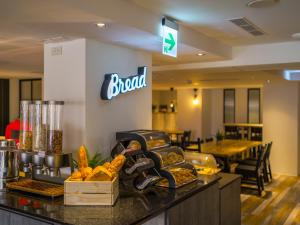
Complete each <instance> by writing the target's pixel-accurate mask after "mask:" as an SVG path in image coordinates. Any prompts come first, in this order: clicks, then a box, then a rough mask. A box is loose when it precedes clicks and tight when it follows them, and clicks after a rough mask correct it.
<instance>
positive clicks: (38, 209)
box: [0, 176, 220, 225]
mask: <svg viewBox="0 0 300 225" xmlns="http://www.w3.org/2000/svg"><path fill="white" fill-rule="evenodd" d="M219 179H220V177H219V176H209V177H208V176H199V181H195V182H193V183H191V184H188V185H185V186H183V187H181V188H179V189H176V190H175V189H167V188H159V187H153V188H150V189H148V190H147V191H145V192H134V191H125V190H123V189H122V188H120V196H119V199H118V200H117V202H116V204H115V205H114V206H64V204H63V198H56V199H53V200H51V199H47V198H42V197H39V196H32V195H29V194H24V193H21V192H12V191H10V192H7V193H1V195H0V208H3V209H6V210H8V209H9V210H13V211H17V212H20V213H23V214H27V215H28V216H31V217H36V218H41V219H44V220H48V221H53V222H55V223H59V224H67V225H96V224H97V225H133V224H141V223H143V222H145V221H147V220H149V219H151V218H153V217H155V216H157V215H159V214H160V213H162V212H163V211H165V210H166V209H168V208H170V207H172V206H174V205H176V204H178V203H180V202H181V201H183V200H185V199H187V198H189V197H191V196H193V195H194V194H196V193H198V192H200V191H202V190H204V189H206V188H207V187H209V186H210V185H212V184H214V183H216V182H217V181H218V180H219Z"/></svg>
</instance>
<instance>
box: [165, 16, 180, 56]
mask: <svg viewBox="0 0 300 225" xmlns="http://www.w3.org/2000/svg"><path fill="white" fill-rule="evenodd" d="M162 28H163V44H162V53H163V54H164V55H169V56H172V57H177V33H178V25H177V24H176V23H175V22H173V21H170V20H168V19H166V18H163V20H162Z"/></svg>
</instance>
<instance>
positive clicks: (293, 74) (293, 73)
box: [283, 70, 300, 81]
mask: <svg viewBox="0 0 300 225" xmlns="http://www.w3.org/2000/svg"><path fill="white" fill-rule="evenodd" d="M283 77H284V79H286V80H291V81H300V70H285V71H284V74H283Z"/></svg>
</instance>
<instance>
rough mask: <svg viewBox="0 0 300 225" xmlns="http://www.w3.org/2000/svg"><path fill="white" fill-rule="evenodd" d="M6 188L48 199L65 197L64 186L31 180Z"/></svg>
mask: <svg viewBox="0 0 300 225" xmlns="http://www.w3.org/2000/svg"><path fill="white" fill-rule="evenodd" d="M6 187H7V188H9V189H12V190H18V191H24V192H29V193H33V194H38V195H43V196H47V197H58V196H62V195H64V186H63V185H59V184H53V183H48V182H43V181H38V180H31V179H25V180H20V181H16V182H10V183H7V185H6Z"/></svg>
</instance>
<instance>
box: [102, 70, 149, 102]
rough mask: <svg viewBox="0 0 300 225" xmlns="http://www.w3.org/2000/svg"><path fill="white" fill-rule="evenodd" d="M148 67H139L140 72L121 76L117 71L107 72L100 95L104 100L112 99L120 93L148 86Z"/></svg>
mask: <svg viewBox="0 0 300 225" xmlns="http://www.w3.org/2000/svg"><path fill="white" fill-rule="evenodd" d="M146 75H147V67H146V66H143V67H139V68H138V74H137V75H134V76H130V77H127V78H120V77H119V75H118V74H117V73H111V74H106V75H105V77H104V82H103V84H102V87H101V93H100V96H101V98H102V99H103V100H111V99H112V98H113V97H116V96H117V95H119V94H124V93H126V92H130V91H134V90H136V89H141V88H143V87H146V86H147V84H146Z"/></svg>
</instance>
